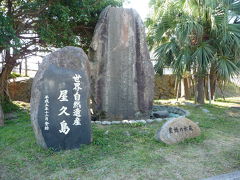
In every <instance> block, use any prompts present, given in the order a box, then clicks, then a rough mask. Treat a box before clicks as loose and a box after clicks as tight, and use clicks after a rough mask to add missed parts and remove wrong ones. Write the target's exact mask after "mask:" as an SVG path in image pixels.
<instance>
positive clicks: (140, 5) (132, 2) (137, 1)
mask: <svg viewBox="0 0 240 180" xmlns="http://www.w3.org/2000/svg"><path fill="white" fill-rule="evenodd" d="M127 1H128V2H129V3H124V5H123V7H125V8H133V9H136V10H137V12H138V13H139V14H140V16H141V18H142V20H144V19H145V18H146V17H147V14H148V13H149V7H148V3H149V0H127Z"/></svg>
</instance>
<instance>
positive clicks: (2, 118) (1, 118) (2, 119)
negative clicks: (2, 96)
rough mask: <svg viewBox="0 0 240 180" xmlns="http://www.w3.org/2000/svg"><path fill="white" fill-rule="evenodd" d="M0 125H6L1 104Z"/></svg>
mask: <svg viewBox="0 0 240 180" xmlns="http://www.w3.org/2000/svg"><path fill="white" fill-rule="evenodd" d="M0 126H4V116H3V110H2V106H1V104H0Z"/></svg>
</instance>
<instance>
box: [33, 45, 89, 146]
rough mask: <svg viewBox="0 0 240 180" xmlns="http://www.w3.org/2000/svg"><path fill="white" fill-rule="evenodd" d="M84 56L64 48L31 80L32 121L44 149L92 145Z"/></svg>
mask: <svg viewBox="0 0 240 180" xmlns="http://www.w3.org/2000/svg"><path fill="white" fill-rule="evenodd" d="M67 50H68V51H67ZM69 53H71V54H70V55H69ZM83 53H84V52H83V51H82V50H81V49H80V48H74V47H66V48H63V49H61V50H59V51H56V52H54V53H52V54H50V55H49V56H47V57H46V59H47V61H46V60H45V61H44V63H43V65H42V68H40V70H39V72H38V73H37V75H36V77H35V79H34V83H33V88H32V98H31V107H33V108H31V119H32V122H33V127H34V132H35V134H36V138H37V142H38V144H40V145H42V146H43V147H45V148H52V149H54V150H62V149H72V148H79V147H80V145H81V144H89V143H90V142H91V141H92V137H91V122H90V119H91V118H90V111H89V110H90V109H89V89H90V83H89V77H88V74H89V73H88V68H87V66H88V65H87V63H88V61H87V56H86V55H85V53H84V54H83Z"/></svg>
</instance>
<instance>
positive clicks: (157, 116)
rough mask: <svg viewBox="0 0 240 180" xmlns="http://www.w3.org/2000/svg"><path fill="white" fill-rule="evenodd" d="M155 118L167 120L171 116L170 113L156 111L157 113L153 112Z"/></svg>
mask: <svg viewBox="0 0 240 180" xmlns="http://www.w3.org/2000/svg"><path fill="white" fill-rule="evenodd" d="M153 116H154V117H155V118H166V117H168V116H169V112H168V111H156V112H153Z"/></svg>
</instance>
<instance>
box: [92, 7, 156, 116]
mask: <svg viewBox="0 0 240 180" xmlns="http://www.w3.org/2000/svg"><path fill="white" fill-rule="evenodd" d="M145 39H146V37H145V29H144V25H143V23H142V20H141V18H140V16H139V15H138V14H137V12H136V11H135V10H133V9H124V8H115V7H107V8H106V9H105V10H104V11H103V12H102V13H101V15H100V18H99V21H98V23H97V26H96V28H95V32H94V37H93V40H92V43H91V47H90V52H89V59H90V65H91V72H92V74H91V78H92V92H93V93H92V96H93V104H94V111H95V113H102V114H105V118H106V119H110V118H115V119H130V118H134V117H136V116H137V117H138V118H139V117H141V116H142V115H144V114H145V115H146V114H148V112H149V110H151V108H152V102H153V95H154V82H153V81H154V69H153V65H152V63H151V61H150V57H149V51H148V48H147V44H146V40H145Z"/></svg>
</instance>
